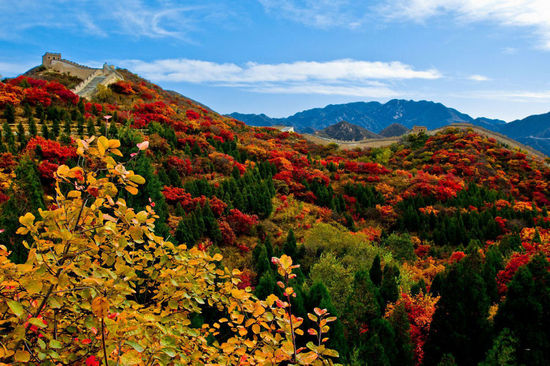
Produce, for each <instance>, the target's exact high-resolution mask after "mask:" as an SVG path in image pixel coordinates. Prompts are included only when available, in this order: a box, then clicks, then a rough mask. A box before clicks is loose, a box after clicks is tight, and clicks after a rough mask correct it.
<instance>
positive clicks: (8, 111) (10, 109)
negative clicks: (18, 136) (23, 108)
mask: <svg viewBox="0 0 550 366" xmlns="http://www.w3.org/2000/svg"><path fill="white" fill-rule="evenodd" d="M4 119H5V120H6V122H7V123H8V124H10V125H12V124H14V123H15V107H14V106H13V105H12V104H6V106H5V108H4Z"/></svg>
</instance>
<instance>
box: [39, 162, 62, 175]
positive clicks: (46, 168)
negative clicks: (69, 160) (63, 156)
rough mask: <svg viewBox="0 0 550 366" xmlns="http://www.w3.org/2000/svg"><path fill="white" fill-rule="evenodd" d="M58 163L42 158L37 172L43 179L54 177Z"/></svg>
mask: <svg viewBox="0 0 550 366" xmlns="http://www.w3.org/2000/svg"><path fill="white" fill-rule="evenodd" d="M58 166H59V165H57V164H55V163H50V162H49V161H48V160H43V161H41V162H40V164H39V165H38V172H39V173H40V176H41V177H42V178H44V179H54V176H53V175H54V173H55V172H56V171H57V167H58Z"/></svg>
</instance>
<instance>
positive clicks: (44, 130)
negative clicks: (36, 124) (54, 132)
mask: <svg viewBox="0 0 550 366" xmlns="http://www.w3.org/2000/svg"><path fill="white" fill-rule="evenodd" d="M40 122H41V123H42V137H44V138H45V139H49V138H50V130H49V129H48V125H47V124H46V121H44V120H42V121H40Z"/></svg>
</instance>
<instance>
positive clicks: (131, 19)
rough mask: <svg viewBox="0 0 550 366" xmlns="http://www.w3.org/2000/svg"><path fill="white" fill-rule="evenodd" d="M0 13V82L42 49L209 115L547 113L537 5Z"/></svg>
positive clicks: (97, 7)
mask: <svg viewBox="0 0 550 366" xmlns="http://www.w3.org/2000/svg"><path fill="white" fill-rule="evenodd" d="M0 14H2V21H1V22H0V75H2V76H3V77H11V76H16V75H18V74H19V73H22V72H25V71H26V70H28V69H29V68H31V67H34V66H37V65H39V64H40V63H41V57H42V55H43V54H44V53H45V52H46V51H50V52H61V53H62V56H63V58H66V59H69V60H72V61H76V62H79V63H82V64H85V65H90V66H101V65H102V64H103V63H104V62H108V63H109V64H114V65H116V66H119V67H124V68H128V69H129V70H130V71H133V72H135V73H137V74H139V75H140V76H142V77H144V78H146V79H148V80H150V81H152V82H154V83H156V84H158V85H160V86H162V87H163V88H166V89H172V90H176V91H178V92H180V93H181V94H183V95H185V96H187V97H189V98H192V99H194V100H197V101H199V102H201V103H203V104H205V105H207V106H209V107H211V108H212V109H214V110H216V111H217V112H220V113H231V112H241V113H265V114H267V115H269V116H271V117H283V116H288V115H291V114H294V113H296V112H298V111H301V110H305V109H309V108H314V107H323V106H325V105H327V104H338V103H347V102H355V101H373V100H375V101H380V102H386V101H388V100H390V99H394V98H397V99H412V100H432V101H435V102H441V103H443V104H445V105H447V106H448V107H453V108H456V109H458V110H459V111H461V112H463V113H468V114H470V115H471V116H472V117H489V118H499V119H504V120H506V121H511V120H514V119H518V118H524V117H526V116H528V115H531V114H539V113H546V112H548V111H550V67H549V65H550V0H217V1H211V0H196V1H195V0H179V1H176V0H147V1H145V0H114V1H113V0H111V1H104V0H93V1H91V0H90V1H88V0H48V1H44V0H17V1H13V0H10V1H6V0H0Z"/></svg>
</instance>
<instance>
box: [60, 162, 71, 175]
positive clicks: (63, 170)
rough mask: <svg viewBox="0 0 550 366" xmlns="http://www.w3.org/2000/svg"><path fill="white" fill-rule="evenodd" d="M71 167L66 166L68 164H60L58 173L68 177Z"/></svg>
mask: <svg viewBox="0 0 550 366" xmlns="http://www.w3.org/2000/svg"><path fill="white" fill-rule="evenodd" d="M69 171H70V169H69V167H68V166H66V165H60V166H58V167H57V175H59V176H60V177H66V176H67V175H69Z"/></svg>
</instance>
